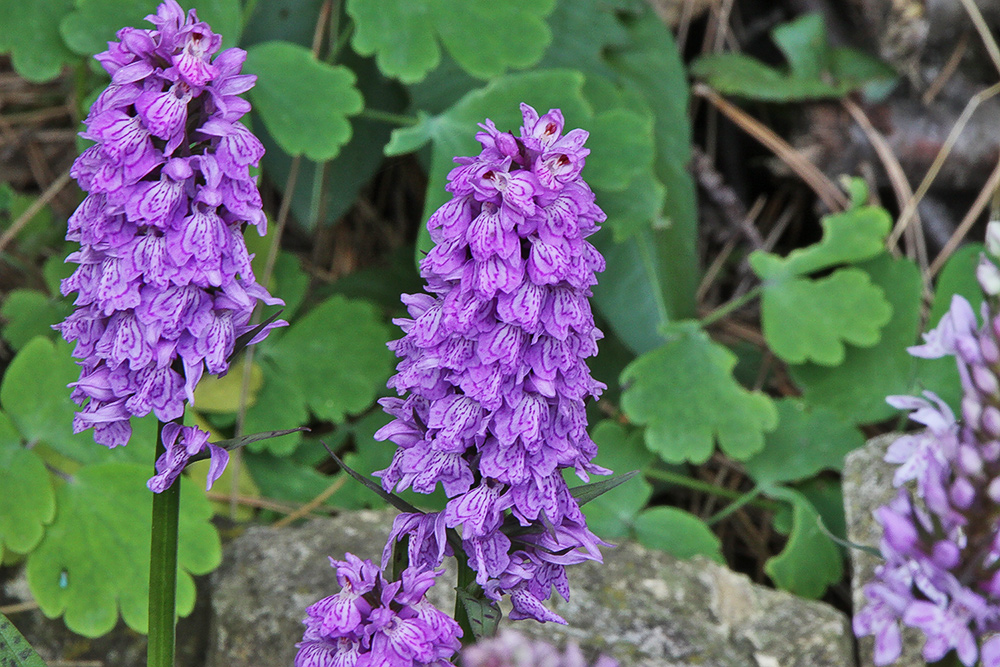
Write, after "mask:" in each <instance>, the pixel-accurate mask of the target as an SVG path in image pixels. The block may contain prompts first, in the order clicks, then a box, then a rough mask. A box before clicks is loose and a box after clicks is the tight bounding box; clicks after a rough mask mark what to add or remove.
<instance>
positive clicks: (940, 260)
mask: <svg viewBox="0 0 1000 667" xmlns="http://www.w3.org/2000/svg"><path fill="white" fill-rule="evenodd" d="M997 187H1000V162H998V163H997V166H996V167H994V168H993V173H991V174H990V177H989V178H988V179H987V181H986V185H984V186H983V189H982V190H980V191H979V195H977V196H976V201H974V202H973V203H972V207H971V208H970V209H969V211H968V213H966V214H965V217H964V218H962V222H961V223H959V225H958V227H957V228H956V229H955V233H954V234H952V235H951V238H950V239H948V242H947V243H945V244H944V247H943V248H941V252H940V253H938V256H937V257H935V258H934V262H933V263H932V264H931V266H930V268H929V269H928V270H927V273H928V277H929V278H933V277H934V276H936V275H937V273H938V271H940V270H941V267H942V266H944V263H945V262H947V261H948V258H949V257H951V254H952V253H953V252H955V250H956V249H957V248H958V246H959V244H960V243H961V242H962V239H964V238H965V235H966V234H968V233H969V230H970V229H972V225H974V224H975V223H976V220H978V219H979V214H980V213H982V212H983V209H985V208H986V205H987V204H989V203H990V200H991V199H992V198H993V193H994V192H995V191H996V190H997Z"/></svg>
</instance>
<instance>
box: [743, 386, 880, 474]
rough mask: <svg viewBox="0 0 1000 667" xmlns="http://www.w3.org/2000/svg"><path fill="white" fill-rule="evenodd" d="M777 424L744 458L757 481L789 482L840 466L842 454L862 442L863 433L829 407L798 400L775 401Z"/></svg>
mask: <svg viewBox="0 0 1000 667" xmlns="http://www.w3.org/2000/svg"><path fill="white" fill-rule="evenodd" d="M776 405H777V408H778V428H776V429H775V430H773V431H771V432H770V433H768V434H767V435H766V436H764V449H763V450H762V451H761V452H759V453H758V454H755V455H754V456H752V457H751V458H749V459H747V460H746V461H744V463H743V465H744V466H745V467H746V470H747V472H748V473H750V476H751V477H753V479H754V481H756V482H757V484H769V483H773V482H792V481H797V480H801V479H806V478H808V477H812V476H813V475H815V474H816V473H818V472H819V471H821V470H825V469H831V470H840V469H841V468H843V467H844V457H845V456H846V455H847V454H848V453H849V452H851V451H854V450H855V449H857V448H858V447H861V446H862V445H864V444H865V438H864V435H863V434H862V433H861V431H859V430H858V429H856V428H854V427H853V426H851V424H850V423H848V422H847V421H845V420H844V418H843V417H841V416H840V415H838V414H837V413H836V412H834V411H833V410H830V409H829V408H823V407H810V406H807V405H806V404H805V403H803V402H802V401H797V400H794V399H784V400H780V401H777V403H776Z"/></svg>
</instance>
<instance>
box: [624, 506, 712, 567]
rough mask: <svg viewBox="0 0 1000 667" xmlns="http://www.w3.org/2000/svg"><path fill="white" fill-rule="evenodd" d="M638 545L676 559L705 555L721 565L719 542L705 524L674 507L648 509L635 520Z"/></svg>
mask: <svg viewBox="0 0 1000 667" xmlns="http://www.w3.org/2000/svg"><path fill="white" fill-rule="evenodd" d="M635 532H636V536H637V537H638V538H639V542H640V543H641V544H642V545H643V546H645V547H649V548H650V549H659V550H661V551H666V552H667V553H669V554H673V555H674V556H676V557H677V558H691V557H692V556H705V557H707V558H710V559H711V560H714V561H715V562H717V563H725V562H726V561H725V559H724V558H723V557H722V543H721V542H720V541H719V538H718V537H716V536H715V533H713V532H712V529H711V528H709V527H708V526H707V525H705V522H704V521H702V520H701V519H699V518H698V517H696V516H694V515H693V514H691V513H689V512H685V511H684V510H680V509H677V508H676V507H654V508H652V509H648V510H646V511H645V512H643V513H642V514H640V515H639V517H638V518H637V519H636V521H635Z"/></svg>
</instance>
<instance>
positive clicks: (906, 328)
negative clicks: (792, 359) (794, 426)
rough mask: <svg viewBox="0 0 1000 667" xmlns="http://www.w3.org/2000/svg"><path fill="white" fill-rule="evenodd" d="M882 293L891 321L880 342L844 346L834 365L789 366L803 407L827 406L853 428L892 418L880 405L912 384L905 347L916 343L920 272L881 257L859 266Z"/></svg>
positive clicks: (889, 410)
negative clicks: (862, 346) (800, 394)
mask: <svg viewBox="0 0 1000 667" xmlns="http://www.w3.org/2000/svg"><path fill="white" fill-rule="evenodd" d="M858 268H859V269H860V270H862V271H864V272H865V273H867V274H868V276H869V277H870V278H871V281H872V283H873V284H874V285H877V286H878V287H880V288H881V289H882V291H883V292H884V293H885V297H886V299H887V300H888V301H889V304H890V305H891V306H892V318H891V319H890V320H889V322H888V324H886V326H885V327H884V328H883V329H882V338H881V340H880V341H879V343H878V344H877V345H875V346H873V347H868V348H858V347H852V348H849V349H848V350H847V352H846V354H845V356H844V361H843V362H842V363H841V364H839V365H837V366H821V365H818V364H812V363H806V364H800V365H791V366H789V372H790V374H791V376H792V379H793V380H794V381H795V383H796V384H797V385H798V386H799V387H800V388H801V389H802V393H803V398H804V399H805V401H806V402H807V403H810V404H812V405H815V406H822V407H826V408H829V409H831V410H833V411H835V412H837V413H838V414H840V415H841V416H842V417H844V418H845V419H847V420H849V421H850V422H851V423H854V424H867V423H871V422H875V421H880V420H882V419H886V418H888V417H891V416H893V415H894V414H897V411H896V410H895V409H894V408H893V407H892V406H890V405H889V404H888V403H886V402H885V397H886V396H889V395H892V394H905V393H908V392H909V391H910V388H911V386H912V374H913V368H914V366H913V357H911V356H910V355H909V353H907V351H906V348H907V346H909V345H912V344H913V343H914V342H915V339H916V334H917V327H918V325H919V322H920V307H921V292H922V289H923V288H922V284H921V281H920V270H919V269H918V268H917V266H916V264H914V263H913V262H912V261H910V260H908V259H902V258H901V259H893V258H892V257H890V256H889V255H887V254H883V255H881V256H879V257H877V258H876V259H873V260H870V261H868V262H865V263H863V264H860V265H858Z"/></svg>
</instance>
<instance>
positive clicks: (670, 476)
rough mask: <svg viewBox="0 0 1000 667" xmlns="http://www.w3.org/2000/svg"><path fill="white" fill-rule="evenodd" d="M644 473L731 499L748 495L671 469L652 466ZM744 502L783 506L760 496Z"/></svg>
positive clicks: (657, 478) (761, 506) (763, 507)
mask: <svg viewBox="0 0 1000 667" xmlns="http://www.w3.org/2000/svg"><path fill="white" fill-rule="evenodd" d="M644 474H645V475H646V477H648V478H650V479H653V480H656V481H658V482H666V483H668V484H676V485H677V486H683V487H685V488H688V489H692V490H694V491H701V492H702V493H710V494H712V495H713V496H719V497H720V498H729V499H730V500H735V501H740V500H741V499H742V498H743V497H744V496H745V495H747V494H746V493H743V492H740V491H733V490H732V489H727V488H724V487H721V486H716V485H715V484H709V483H708V482H703V481H701V480H700V479H695V478H693V477H688V476H687V475H682V474H680V473H676V472H670V471H669V470H663V469H661V468H652V469H649V470H646V471H645V473H644ZM743 504H744V505H752V506H754V507H759V508H761V509H766V510H777V509H779V508H780V507H781V505H780V504H779V503H775V502H771V501H768V500H761V499H759V498H753V497H751V498H749V499H747V500H745V501H744V502H743ZM736 509H739V508H736ZM723 511H725V510H723ZM733 511H735V510H733Z"/></svg>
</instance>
